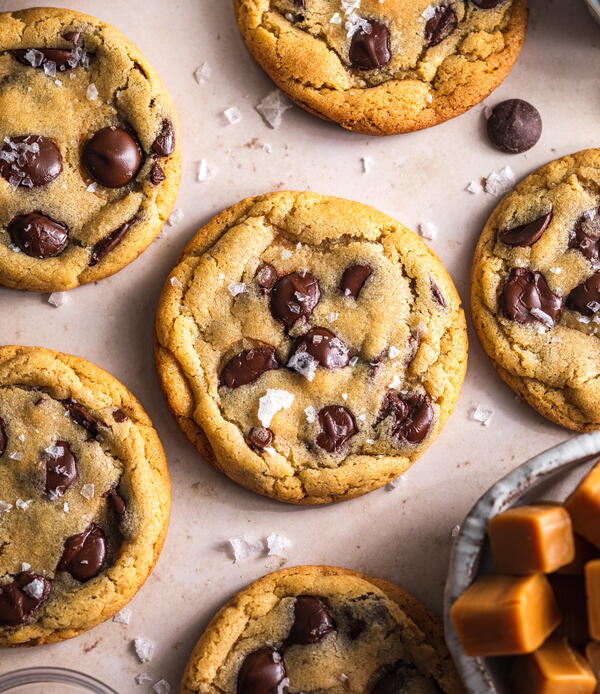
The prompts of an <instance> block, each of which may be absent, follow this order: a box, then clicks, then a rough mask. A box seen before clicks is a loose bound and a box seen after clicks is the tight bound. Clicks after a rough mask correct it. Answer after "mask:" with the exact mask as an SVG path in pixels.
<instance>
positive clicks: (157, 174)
mask: <svg viewBox="0 0 600 694" xmlns="http://www.w3.org/2000/svg"><path fill="white" fill-rule="evenodd" d="M148 178H149V179H150V183H152V185H153V186H157V185H158V184H159V183H162V182H163V181H164V180H165V179H166V175H165V172H164V171H163V168H162V166H161V165H160V164H157V163H156V162H154V164H152V168H151V169H150V173H149V174H148Z"/></svg>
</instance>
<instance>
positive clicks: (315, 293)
mask: <svg viewBox="0 0 600 694" xmlns="http://www.w3.org/2000/svg"><path fill="white" fill-rule="evenodd" d="M320 298H321V289H320V287H319V282H318V280H317V278H316V277H315V276H314V275H311V274H310V272H305V273H302V272H292V273H291V274H289V275H285V276H284V277H281V278H280V279H279V280H277V282H276V283H275V286H274V287H273V290H272V292H271V314H272V315H273V318H275V320H278V321H280V322H281V323H283V325H284V326H285V328H286V330H289V329H290V328H292V327H293V325H294V323H295V322H296V321H297V320H298V319H299V318H301V317H304V318H308V317H309V316H310V315H311V314H312V312H313V309H314V308H315V306H316V305H317V304H318V303H319V299H320Z"/></svg>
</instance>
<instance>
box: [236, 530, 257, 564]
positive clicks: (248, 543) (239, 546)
mask: <svg viewBox="0 0 600 694" xmlns="http://www.w3.org/2000/svg"><path fill="white" fill-rule="evenodd" d="M228 542H229V544H230V545H231V549H232V551H233V563H234V564H239V562H241V561H245V560H246V559H253V558H255V557H258V556H260V555H261V554H263V552H264V551H265V546H264V545H263V543H262V541H261V540H247V539H246V538H245V537H242V536H241V535H238V536H236V537H230V538H229V540H228Z"/></svg>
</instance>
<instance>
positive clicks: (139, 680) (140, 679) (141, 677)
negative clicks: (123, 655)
mask: <svg viewBox="0 0 600 694" xmlns="http://www.w3.org/2000/svg"><path fill="white" fill-rule="evenodd" d="M134 679H135V683H136V684H146V683H147V682H152V677H150V676H149V675H147V674H146V673H145V672H140V673H139V674H137V675H136V676H135V677H134Z"/></svg>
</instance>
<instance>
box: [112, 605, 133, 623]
mask: <svg viewBox="0 0 600 694" xmlns="http://www.w3.org/2000/svg"><path fill="white" fill-rule="evenodd" d="M112 621H113V622H116V623H117V624H129V622H131V610H130V609H129V608H128V607H124V608H123V609H122V610H119V611H118V612H117V614H116V615H115V616H114V617H113V618H112Z"/></svg>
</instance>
